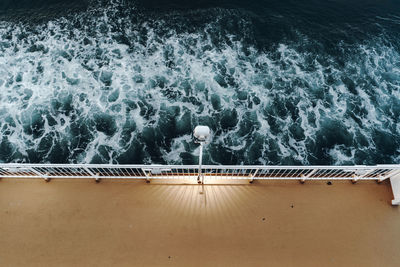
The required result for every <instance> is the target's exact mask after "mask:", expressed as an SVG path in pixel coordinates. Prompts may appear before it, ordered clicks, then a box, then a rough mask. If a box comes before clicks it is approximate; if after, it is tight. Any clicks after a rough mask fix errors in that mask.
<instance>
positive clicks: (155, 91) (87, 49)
mask: <svg viewBox="0 0 400 267" xmlns="http://www.w3.org/2000/svg"><path fill="white" fill-rule="evenodd" d="M198 124H203V125H208V126H209V127H210V128H211V129H212V132H213V136H212V140H211V142H210V144H208V145H207V147H206V148H205V156H204V161H205V162H206V163H209V164H278V165H283V164H323V165H325V164H384V163H386V164H389V163H399V162H400V1H396V0H387V1H378V0H366V1H359V0H329V1H321V0H303V1H298V0H297V1H295V0H279V1H278V0H273V1H266V0H265V1H262V0H257V1H255V0H249V1H238V0H233V1H228V0H219V1H211V0H206V1H195V2H190V1H188V0H169V1H166V0H165V1H161V0H146V1H145V0H139V1H123V0H114V1H90V0H87V1H83V0H74V1H71V0H68V1H67V0H34V1H11V0H5V1H2V3H1V4H0V162H32V163H38V162H42V163H120V164H127V163H169V164H191V163H196V162H197V160H198V157H197V155H198V152H199V149H198V145H197V144H195V143H193V141H192V136H191V132H192V129H193V128H194V127H195V126H196V125H198Z"/></svg>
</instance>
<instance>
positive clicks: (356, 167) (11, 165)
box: [0, 163, 400, 170]
mask: <svg viewBox="0 0 400 267" xmlns="http://www.w3.org/2000/svg"><path fill="white" fill-rule="evenodd" d="M29 167H39V168H85V167H88V168H124V169H126V168H144V169H146V168H147V169H154V168H175V169H193V168H198V165H113V164H36V163H1V164H0V168H29ZM203 168H204V169H343V170H363V169H371V168H372V169H385V168H386V169H400V164H398V165H395V164H391V165H345V166H329V165H315V166H312V165H309V166H284V165H278V166H273V165H269V166H265V165H203Z"/></svg>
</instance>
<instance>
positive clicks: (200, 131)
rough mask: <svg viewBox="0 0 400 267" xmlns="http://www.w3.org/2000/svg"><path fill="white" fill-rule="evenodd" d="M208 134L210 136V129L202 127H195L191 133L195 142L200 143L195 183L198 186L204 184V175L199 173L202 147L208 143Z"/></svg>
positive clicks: (201, 161)
mask: <svg viewBox="0 0 400 267" xmlns="http://www.w3.org/2000/svg"><path fill="white" fill-rule="evenodd" d="M210 134H211V131H210V128H208V127H207V126H202V125H198V126H196V128H194V131H193V136H194V138H195V142H196V143H200V155H199V176H197V183H199V184H204V175H203V174H202V173H201V165H202V163H203V146H204V144H205V143H206V142H207V141H208V139H209V137H210ZM200 177H201V179H200Z"/></svg>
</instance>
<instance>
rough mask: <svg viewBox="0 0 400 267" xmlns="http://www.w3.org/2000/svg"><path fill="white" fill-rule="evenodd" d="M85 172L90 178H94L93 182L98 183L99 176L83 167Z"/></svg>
mask: <svg viewBox="0 0 400 267" xmlns="http://www.w3.org/2000/svg"><path fill="white" fill-rule="evenodd" d="M83 169H84V170H85V171H87V173H89V174H90V176H92V177H93V178H94V180H95V181H96V183H98V182H100V174H99V173H96V174H94V173H93V172H92V171H91V170H89V168H87V167H84V168H83Z"/></svg>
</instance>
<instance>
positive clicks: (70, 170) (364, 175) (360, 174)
mask: <svg viewBox="0 0 400 267" xmlns="http://www.w3.org/2000/svg"><path fill="white" fill-rule="evenodd" d="M397 174H400V165H376V166H365V165H361V166H232V165H225V166H224V165H203V166H202V171H201V175H202V176H204V177H203V178H206V179H247V180H250V181H253V180H258V179H262V180H279V179H297V180H302V181H305V180H353V181H357V180H379V181H383V180H385V179H387V178H390V177H393V176H395V175H397ZM198 176H199V166H198V165H111V164H19V163H7V164H0V178H43V179H46V180H49V179H53V178H92V179H96V180H99V179H147V180H150V179H196V178H198Z"/></svg>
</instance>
